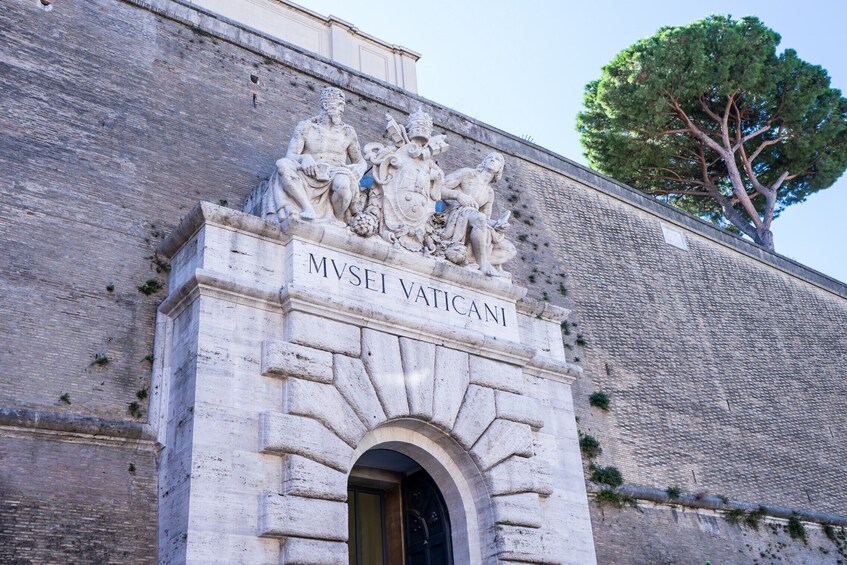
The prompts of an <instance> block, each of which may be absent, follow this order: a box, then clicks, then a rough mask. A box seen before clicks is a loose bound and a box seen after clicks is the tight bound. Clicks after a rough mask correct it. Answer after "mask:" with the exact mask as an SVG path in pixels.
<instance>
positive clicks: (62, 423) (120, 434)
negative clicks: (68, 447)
mask: <svg viewBox="0 0 847 565" xmlns="http://www.w3.org/2000/svg"><path fill="white" fill-rule="evenodd" d="M0 426H8V427H10V428H19V429H22V430H44V431H52V432H66V433H72V434H84V435H91V436H95V437H109V438H117V439H128V440H147V441H154V440H155V439H156V438H155V435H154V434H153V432H152V430H151V429H150V427H149V426H148V425H147V424H142V423H141V422H131V421H126V420H108V419H105V418H98V417H97V416H79V415H76V414H65V413H61V412H46V411H43V410H36V409H32V408H0Z"/></svg>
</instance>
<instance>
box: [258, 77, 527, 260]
mask: <svg viewBox="0 0 847 565" xmlns="http://www.w3.org/2000/svg"><path fill="white" fill-rule="evenodd" d="M344 108H345V99H344V94H343V93H342V92H341V91H340V90H339V89H337V88H325V89H324V90H323V92H322V93H321V112H320V114H318V115H317V116H315V117H313V118H310V119H308V120H304V121H302V122H300V123H299V124H297V127H296V128H295V130H294V135H293V136H292V138H291V142H290V143H289V146H288V151H287V152H286V154H285V157H283V158H282V159H280V160H278V161H277V162H276V169H275V171H274V172H273V174H272V175H271V177H270V179H268V180H267V181H265V182H264V183H263V184H262V185H261V186H260V187H259V194H260V198H261V201H260V212H259V213H260V214H261V215H262V216H263V217H264V218H265V219H266V220H270V221H275V222H282V221H283V220H285V219H286V218H290V217H297V218H299V219H302V220H308V221H317V222H330V223H335V224H338V225H343V226H346V227H348V228H349V229H350V230H351V231H352V232H353V233H355V234H357V235H359V236H361V237H373V236H379V237H380V238H381V239H383V240H385V241H387V242H388V243H390V244H392V245H395V246H397V247H400V248H402V249H405V250H407V251H410V252H413V253H422V254H424V255H429V256H434V257H443V258H445V259H446V260H448V261H450V262H452V263H455V264H457V265H461V266H467V267H468V268H473V269H479V270H480V271H481V272H482V273H484V274H485V275H487V276H508V273H507V272H505V271H504V270H503V268H502V266H503V264H504V263H505V262H507V261H508V260H510V259H512V258H513V257H514V256H515V254H516V253H517V251H516V249H515V246H514V245H512V243H511V242H509V241H508V240H507V239H506V238H505V232H506V230H507V229H508V228H509V217H510V214H511V213H510V212H508V211H506V212H504V213H502V214H501V215H500V216H499V217H498V218H497V219H496V220H494V219H492V213H493V208H494V189H493V188H492V186H491V185H492V184H494V183H495V182H497V181H498V180H499V179H500V177H501V176H502V174H503V168H504V166H505V159H504V158H503V156H502V155H501V154H499V153H490V154H489V155H487V156H486V157H485V158H484V159H483V160H482V163H480V164H479V165H478V166H477V167H473V168H462V169H459V170H457V171H455V172H453V173H450V174H449V175H445V174H444V172H443V171H442V170H441V168H440V167H439V166H438V164H437V163H436V162H435V160H434V157H436V156H437V155H440V154H441V153H444V152H445V151H447V149H448V148H449V145H448V144H447V141H446V139H447V138H446V136H445V135H433V122H432V117H431V116H430V115H429V114H427V113H426V112H424V111H423V110H422V109H420V108H419V109H418V110H417V111H415V112H413V113H412V114H410V115H409V118H408V120H407V122H406V125H405V126H403V125H400V124H398V123H397V121H396V120H395V119H394V118H392V117H391V116H390V115H389V114H386V115H385V117H386V120H387V125H386V133H387V135H388V138H389V139H390V141H389V143H388V144H383V143H369V144H367V145H366V146H365V150H364V153H363V152H362V151H361V150H360V148H359V141H358V138H357V136H356V132H355V131H354V130H353V128H352V127H351V126H349V125H347V124H345V123H344V122H343V121H342V117H343V113H344ZM368 167H370V169H368ZM368 171H369V172H370V175H369V177H365V182H362V178H363V176H364V175H365V173H366V172H368ZM360 182H361V184H362V186H363V187H366V188H363V189H361V190H360ZM439 202H442V203H443V210H442V211H441V212H439V213H436V205H437V204H438V203H439Z"/></svg>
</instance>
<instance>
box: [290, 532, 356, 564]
mask: <svg viewBox="0 0 847 565" xmlns="http://www.w3.org/2000/svg"><path fill="white" fill-rule="evenodd" d="M280 549H281V555H280V561H279V563H280V565H347V559H348V553H347V544H346V543H343V542H337V541H325V540H315V539H306V538H294V537H289V538H285V539H284V540H282V545H281V547H280Z"/></svg>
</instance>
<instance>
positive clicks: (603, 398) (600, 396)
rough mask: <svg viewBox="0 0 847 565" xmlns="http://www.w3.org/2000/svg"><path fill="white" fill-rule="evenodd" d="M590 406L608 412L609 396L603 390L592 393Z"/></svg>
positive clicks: (589, 398) (589, 400) (589, 401)
mask: <svg viewBox="0 0 847 565" xmlns="http://www.w3.org/2000/svg"><path fill="white" fill-rule="evenodd" d="M588 404H590V405H591V406H593V407H594V408H599V409H600V410H608V409H609V395H608V394H606V393H605V392H603V391H602V390H598V391H596V392H593V393H591V396H589V397H588Z"/></svg>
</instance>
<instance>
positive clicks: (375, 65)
mask: <svg viewBox="0 0 847 565" xmlns="http://www.w3.org/2000/svg"><path fill="white" fill-rule="evenodd" d="M189 4H191V5H193V6H195V7H199V8H201V9H205V10H207V11H210V12H214V13H216V14H219V15H221V16H223V17H225V18H228V19H230V20H233V21H236V22H238V23H240V24H242V25H245V26H247V27H250V28H253V29H255V30H257V31H259V32H262V33H265V34H267V35H270V36H273V37H276V38H279V39H281V40H282V41H286V42H288V43H292V44H294V45H296V46H298V47H302V48H303V49H307V50H309V51H312V52H314V53H317V54H318V55H321V56H323V57H326V58H328V59H331V60H333V61H335V62H337V63H340V64H342V65H345V66H347V67H350V68H352V69H355V70H357V71H360V72H362V73H365V74H367V75H370V76H372V77H374V78H377V79H379V80H382V81H385V82H387V83H389V84H393V85H395V86H399V87H400V88H403V89H406V90H408V91H410V92H414V93H417V90H418V83H417V73H416V70H415V63H416V62H417V60H418V59H420V54H419V53H415V52H414V51H411V50H409V49H406V48H405V47H401V46H399V45H393V44H391V43H387V42H385V41H382V40H380V39H377V38H376V37H373V36H372V35H368V34H367V33H364V32H362V31H360V30H359V29H357V28H356V27H355V26H354V25H353V24H351V23H349V22H345V21H344V20H341V19H339V18H336V17H335V16H329V17H326V16H322V15H320V14H318V13H315V12H313V11H311V10H309V9H307V8H304V7H302V6H298V5H297V4H294V3H293V2H288V1H287V0H191V1H190V2H189Z"/></svg>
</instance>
